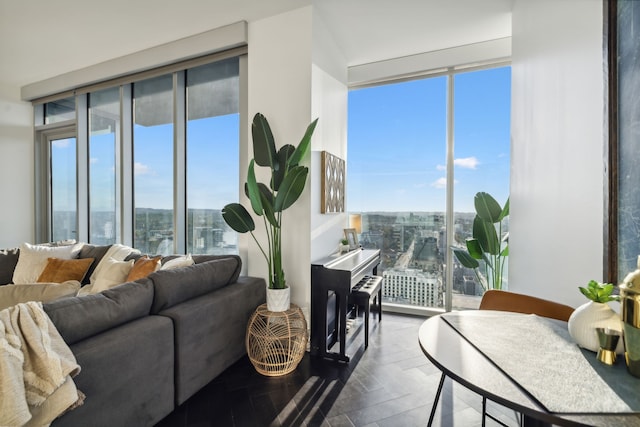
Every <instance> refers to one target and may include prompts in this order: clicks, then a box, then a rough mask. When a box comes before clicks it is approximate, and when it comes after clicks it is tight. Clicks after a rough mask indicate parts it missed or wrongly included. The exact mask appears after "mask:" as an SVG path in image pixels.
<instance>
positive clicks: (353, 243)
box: [344, 228, 359, 251]
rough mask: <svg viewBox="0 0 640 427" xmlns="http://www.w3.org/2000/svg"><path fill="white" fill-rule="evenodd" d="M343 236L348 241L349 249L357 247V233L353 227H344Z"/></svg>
mask: <svg viewBox="0 0 640 427" xmlns="http://www.w3.org/2000/svg"><path fill="white" fill-rule="evenodd" d="M344 238H345V239H347V241H348V242H349V250H350V251H352V250H354V249H357V248H358V247H359V246H358V233H357V232H356V229H355V228H345V229H344Z"/></svg>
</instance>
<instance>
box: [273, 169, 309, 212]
mask: <svg viewBox="0 0 640 427" xmlns="http://www.w3.org/2000/svg"><path fill="white" fill-rule="evenodd" d="M308 173H309V168H307V167H306V166H296V167H294V168H293V169H291V170H290V171H289V173H287V176H285V177H284V180H283V181H282V184H281V185H280V190H278V194H277V195H276V201H275V203H274V210H275V211H276V212H282V211H283V210H285V209H287V208H288V207H289V206H291V205H293V204H294V203H295V201H296V200H298V197H300V194H302V191H303V190H304V184H305V182H306V180H307V174H308Z"/></svg>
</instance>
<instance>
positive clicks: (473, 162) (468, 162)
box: [453, 157, 480, 169]
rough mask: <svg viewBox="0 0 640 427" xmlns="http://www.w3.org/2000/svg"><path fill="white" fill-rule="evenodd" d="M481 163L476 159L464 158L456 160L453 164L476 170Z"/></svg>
mask: <svg viewBox="0 0 640 427" xmlns="http://www.w3.org/2000/svg"><path fill="white" fill-rule="evenodd" d="M479 163H480V162H479V161H478V159H476V158H475V157H464V158H461V159H455V160H454V161H453V164H454V165H455V166H460V167H461V168H465V169H475V168H476V167H477V166H478V164H479Z"/></svg>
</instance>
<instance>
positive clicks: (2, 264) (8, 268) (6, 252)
mask: <svg viewBox="0 0 640 427" xmlns="http://www.w3.org/2000/svg"><path fill="white" fill-rule="evenodd" d="M19 255H20V249H19V248H13V249H2V250H0V285H6V284H7V283H12V280H13V270H15V269H16V264H18V256H19Z"/></svg>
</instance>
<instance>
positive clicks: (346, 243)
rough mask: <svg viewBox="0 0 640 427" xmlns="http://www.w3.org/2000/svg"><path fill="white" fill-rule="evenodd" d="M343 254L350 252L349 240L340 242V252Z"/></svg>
mask: <svg viewBox="0 0 640 427" xmlns="http://www.w3.org/2000/svg"><path fill="white" fill-rule="evenodd" d="M339 252H340V253H341V254H343V253H345V252H349V241H348V240H347V239H341V240H340V251H339Z"/></svg>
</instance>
